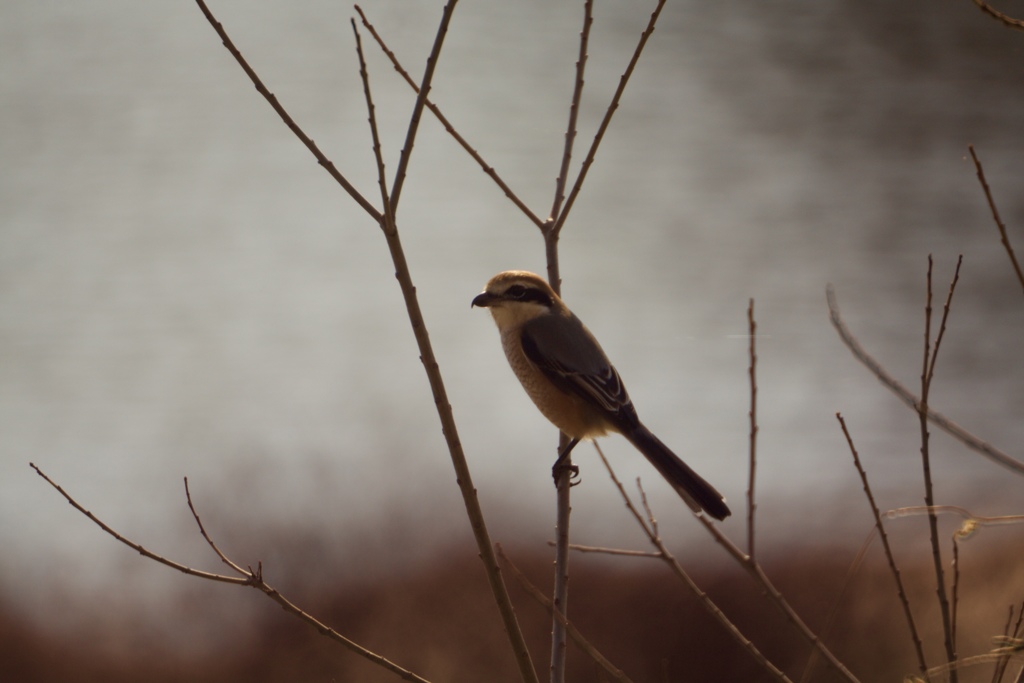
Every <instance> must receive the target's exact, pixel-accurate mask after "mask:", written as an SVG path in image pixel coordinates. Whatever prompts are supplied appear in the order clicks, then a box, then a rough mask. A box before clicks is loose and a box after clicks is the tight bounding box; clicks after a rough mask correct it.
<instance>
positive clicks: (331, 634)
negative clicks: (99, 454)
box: [29, 463, 429, 683]
mask: <svg viewBox="0 0 1024 683" xmlns="http://www.w3.org/2000/svg"><path fill="white" fill-rule="evenodd" d="M29 467H31V468H32V469H34V470H35V471H36V474H38V475H39V476H40V477H42V478H43V479H44V480H46V482H47V483H48V484H49V485H50V486H52V487H53V488H55V489H57V492H58V493H60V494H61V495H62V496H64V499H65V500H66V501H68V503H70V504H71V505H72V507H74V508H75V509H76V510H78V511H79V512H81V513H82V514H83V515H85V516H86V517H88V518H89V520H90V521H92V522H93V523H94V524H96V525H97V526H98V527H99V528H100V529H102V530H103V531H105V532H107V533H108V534H110V535H111V536H113V537H114V538H115V539H117V540H118V541H120V542H121V543H123V544H124V545H126V546H128V547H129V548H131V549H132V550H134V551H136V552H137V553H139V554H141V555H142V556H143V557H147V558H149V559H151V560H154V561H156V562H159V563H160V564H163V565H166V566H168V567H170V568H172V569H176V570H178V571H179V572H181V573H183V574H188V575H189V576H195V577H198V578H201V579H207V580H209V581H219V582H221V583H230V584H234V585H236V586H251V587H252V588H255V589H257V590H259V591H261V592H262V593H263V594H264V595H266V596H267V597H269V598H270V599H271V600H273V601H274V602H276V603H277V604H278V605H280V606H281V607H283V608H284V609H285V610H286V611H287V612H289V613H291V614H293V615H295V616H296V617H298V618H299V619H301V620H302V621H304V622H306V623H307V624H309V625H310V626H312V627H313V628H314V629H316V631H317V633H319V634H320V635H322V636H326V637H327V638H330V639H331V640H333V641H335V642H336V643H339V644H341V645H343V646H345V647H346V648H348V649H349V650H351V651H352V652H354V653H356V654H358V655H360V656H361V657H363V658H365V659H367V660H369V661H371V662H373V663H374V664H377V665H378V666H381V667H383V668H384V669H387V670H388V671H390V672H391V673H393V674H395V675H397V676H399V677H400V678H401V679H402V680H406V681H414V682H415V683H429V681H427V679H425V678H422V677H420V676H417V675H416V674H414V673H413V672H411V671H409V670H407V669H404V668H402V667H400V666H398V665H397V664H395V663H394V662H392V661H391V660H389V659H387V658H385V657H382V656H381V655H379V654H377V653H376V652H372V651H370V650H367V649H366V648H364V647H363V646H361V645H359V644H358V643H356V642H354V641H352V640H349V639H348V638H346V637H345V636H343V635H341V634H340V633H338V632H337V631H335V630H334V629H332V628H330V627H329V626H327V625H326V624H324V623H323V622H321V621H319V620H318V619H316V617H314V616H312V615H311V614H309V613H308V612H305V611H304V610H302V609H300V608H299V607H298V606H296V605H295V604H294V603H293V602H291V601H290V600H288V599H287V598H286V597H284V596H283V595H281V593H279V592H278V591H277V589H275V588H273V587H272V586H271V585H270V584H268V583H267V582H266V581H264V580H263V565H262V563H257V565H256V567H257V568H256V569H255V570H252V569H249V570H244V569H242V568H241V567H240V566H239V565H238V564H237V563H235V562H233V561H231V560H229V559H228V558H227V556H225V555H224V553H222V552H221V551H220V549H219V548H218V547H217V544H216V543H214V542H213V539H211V538H210V536H209V535H208V534H207V533H206V529H205V528H204V527H203V523H202V520H200V518H199V513H197V512H196V509H195V506H194V505H193V504H192V496H191V494H190V493H189V491H188V482H187V480H186V484H185V493H186V497H187V499H188V506H189V509H190V510H191V511H192V517H193V518H194V519H195V520H196V523H197V524H198V525H199V529H200V531H201V533H202V534H203V538H204V539H206V542H207V543H208V544H209V545H210V547H211V548H213V550H214V552H215V553H216V554H217V556H218V557H219V558H220V559H221V560H222V561H223V562H225V563H226V564H227V565H228V566H229V567H231V568H232V569H234V570H235V571H237V572H239V573H240V574H241V576H224V575H222V574H213V573H210V572H204V571H200V570H198V569H193V568H192V567H188V566H186V565H183V564H180V563H178V562H175V561H173V560H169V559H167V558H166V557H163V556H162V555H157V554H156V553H154V552H151V551H149V550H146V549H145V548H143V547H142V546H141V545H139V544H138V543H136V542H134V541H132V540H130V539H128V538H125V537H124V536H122V535H121V534H119V533H118V532H116V531H114V530H113V529H112V528H111V527H109V526H107V524H105V523H104V522H103V521H102V520H100V519H99V518H98V517H96V516H95V515H94V514H92V513H91V512H89V511H88V510H86V509H85V508H84V507H82V506H81V505H80V504H79V503H78V501H76V500H75V499H74V498H72V497H71V495H70V494H68V493H67V491H65V490H64V489H63V488H61V487H60V486H58V485H57V484H56V483H55V482H54V481H53V480H52V479H50V478H49V477H48V476H46V474H45V473H44V472H43V471H42V470H41V469H39V468H38V467H36V466H35V465H34V464H33V463H29Z"/></svg>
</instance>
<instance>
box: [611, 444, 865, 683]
mask: <svg viewBox="0 0 1024 683" xmlns="http://www.w3.org/2000/svg"><path fill="white" fill-rule="evenodd" d="M593 443H594V449H595V450H597V454H598V455H599V456H600V458H601V462H602V463H604V466H605V469H606V470H608V476H610V477H611V479H612V482H613V483H614V484H615V488H617V489H618V490H619V495H620V496H621V497H622V500H623V501H624V502H625V504H626V509H627V510H629V512H630V514H632V515H633V519H635V520H636V522H637V524H639V525H640V528H641V529H642V530H643V532H644V534H646V536H647V539H648V540H649V541H650V542H651V545H653V546H654V548H655V550H657V552H658V557H659V558H660V559H661V560H662V561H663V562H664V563H665V564H666V565H668V567H669V568H670V569H671V570H672V572H673V573H674V574H675V575H676V576H677V577H679V579H680V580H681V581H682V582H683V583H684V584H686V586H687V588H689V589H690V590H691V591H692V592H693V594H694V595H695V596H697V599H698V600H699V601H700V604H701V606H703V607H704V609H706V610H707V611H708V613H709V614H710V615H711V616H712V617H714V618H715V619H716V620H717V621H718V622H719V623H720V624H721V625H722V626H723V627H724V628H725V630H726V632H727V633H728V634H729V635H731V636H732V637H733V639H734V640H736V642H737V643H739V644H740V646H741V647H742V648H743V649H744V650H746V651H747V653H748V654H749V655H750V656H751V657H753V658H754V661H756V662H757V663H758V664H760V665H761V667H762V668H764V670H765V671H767V672H768V673H769V674H770V675H771V676H772V677H773V678H774V679H775V680H777V681H790V679H789V678H788V677H787V676H786V674H784V673H783V672H782V671H781V670H779V668H778V667H776V666H775V665H774V664H772V663H771V662H770V661H769V660H768V658H767V657H765V656H764V655H763V654H762V653H761V651H760V650H758V649H757V647H756V646H755V645H754V644H753V643H751V642H750V641H749V640H748V639H747V637H746V636H744V635H743V633H742V632H741V631H740V630H739V629H738V628H737V627H736V625H735V624H733V623H732V622H731V621H730V620H729V617H727V616H726V615H725V613H724V612H723V611H722V610H721V609H720V608H719V607H718V605H716V604H715V603H714V601H713V600H712V599H711V598H710V597H709V596H708V594H707V593H705V592H704V591H703V590H701V588H700V586H698V585H697V582H696V581H694V580H693V578H692V577H691V576H690V575H689V574H688V573H687V572H686V570H685V569H683V567H682V565H680V564H679V562H678V560H676V558H675V556H673V555H672V553H671V552H669V550H668V548H666V547H665V544H664V542H663V541H662V540H661V537H660V536H658V534H657V533H656V532H655V531H654V528H653V527H652V526H651V523H650V522H649V521H648V520H647V519H645V518H644V516H643V515H642V514H640V512H639V511H638V510H637V509H636V506H634V505H633V501H632V500H630V498H629V494H627V493H626V489H625V488H624V487H623V486H622V482H620V481H619V478H618V477H617V476H616V475H615V470H613V469H612V466H611V464H610V463H609V462H608V459H607V458H606V457H604V451H602V450H601V447H600V445H598V443H597V442H596V441H595V442H593ZM641 490H642V489H641ZM651 518H652V519H653V515H651ZM697 519H699V520H701V521H702V522H704V523H705V524H711V523H710V522H709V521H708V520H707V519H705V518H704V515H702V514H697ZM712 526H714V525H712ZM733 547H734V548H735V546H733ZM737 552H739V549H738V548H737ZM740 554H741V555H742V553H740ZM850 680H856V679H853V678H851V679H850ZM790 683H791V682H790Z"/></svg>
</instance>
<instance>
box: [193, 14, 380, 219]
mask: <svg viewBox="0 0 1024 683" xmlns="http://www.w3.org/2000/svg"><path fill="white" fill-rule="evenodd" d="M196 4H197V5H199V9H200V10H202V12H203V15H204V16H205V17H206V20H207V21H208V22H210V25H211V26H213V30H215V31H216V32H217V35H218V36H220V39H221V42H222V43H224V47H226V48H227V50H228V52H230V53H231V56H232V57H234V58H235V61H236V62H238V65H239V66H240V67H242V71H244V72H245V75H246V76H248V77H249V80H251V81H252V83H253V85H255V86H256V91H257V92H259V94H261V95H263V97H264V98H265V99H266V100H267V102H268V103H269V104H270V106H271V107H273V108H274V111H275V112H277V115H278V116H280V117H281V120H282V121H284V123H285V125H286V126H288V128H290V129H291V131H292V133H294V134H295V137H297V138H298V139H299V140H301V141H302V144H304V145H305V146H306V149H308V150H309V151H310V152H311V153H312V154H313V156H314V157H316V160H317V163H318V164H320V165H321V166H323V167H324V170H326V171H327V172H328V173H330V174H331V177H332V178H334V180H335V181H337V183H338V184H339V185H341V186H342V188H344V189H345V191H346V192H348V194H349V196H350V197H352V199H354V200H355V201H356V203H357V204H359V206H361V207H362V208H363V210H364V211H366V213H368V214H370V216H372V217H373V219H374V220H375V221H377V222H378V223H379V222H380V219H381V213H380V211H378V210H377V209H376V207H374V206H373V204H371V203H370V202H369V201H368V200H367V199H366V198H365V197H364V196H363V195H362V194H360V193H359V191H358V190H357V189H356V188H355V186H354V185H352V183H350V182H349V181H348V179H347V178H345V176H343V175H342V174H341V172H340V171H338V169H337V168H336V167H335V166H334V162H332V161H331V160H330V159H328V158H327V157H326V156H324V153H323V152H321V151H320V148H319V147H317V146H316V143H315V142H313V140H312V138H310V137H309V136H308V135H306V133H305V132H303V130H302V129H301V128H300V127H299V125H298V124H297V123H295V121H294V119H292V117H291V115H290V114H289V113H288V112H287V111H286V110H285V108H284V107H283V106H282V105H281V103H280V102H278V100H277V97H276V96H275V95H274V94H273V93H272V92H270V91H269V90H267V88H266V86H265V85H263V81H262V80H260V77H259V76H257V75H256V72H255V71H253V69H252V67H251V66H249V63H248V62H247V61H246V60H245V57H243V56H242V53H241V52H239V50H238V48H236V47H235V44H234V42H232V40H231V38H229V37H228V34H227V31H225V30H224V27H223V26H222V25H221V23H220V22H219V21H217V18H216V17H214V16H213V13H212V12H211V11H210V9H209V8H208V7H207V6H206V3H205V2H203V0H196Z"/></svg>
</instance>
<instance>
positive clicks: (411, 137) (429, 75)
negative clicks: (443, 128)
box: [391, 0, 458, 213]
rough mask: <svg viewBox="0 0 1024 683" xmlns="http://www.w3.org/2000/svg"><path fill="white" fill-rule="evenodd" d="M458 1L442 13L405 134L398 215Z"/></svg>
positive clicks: (451, 0)
mask: <svg viewBox="0 0 1024 683" xmlns="http://www.w3.org/2000/svg"><path fill="white" fill-rule="evenodd" d="M457 2H458V0H448V2H447V3H445V6H444V10H443V11H442V12H441V22H440V24H439V25H438V27H437V35H436V36H435V37H434V45H433V47H431V48H430V55H428V56H427V66H426V67H425V68H424V70H423V79H422V80H421V81H420V87H419V90H418V91H417V92H416V104H414V105H413V108H412V116H411V117H410V118H409V127H408V129H407V130H406V133H405V144H404V145H402V152H401V154H400V155H399V157H398V170H396V171H395V182H394V184H393V185H392V186H391V211H392V212H393V213H398V199H399V197H401V194H402V185H404V184H405V174H406V170H407V169H408V168H409V160H410V159H411V158H412V148H413V143H415V141H416V133H417V132H418V131H419V127H420V118H421V117H422V116H423V107H424V105H425V103H426V101H427V95H428V94H430V84H431V83H432V82H433V80H434V69H435V68H436V67H437V60H438V57H440V55H441V46H442V45H443V44H444V39H445V36H446V35H448V24H449V23H450V22H451V20H452V13H453V12H454V11H455V4H456V3H457Z"/></svg>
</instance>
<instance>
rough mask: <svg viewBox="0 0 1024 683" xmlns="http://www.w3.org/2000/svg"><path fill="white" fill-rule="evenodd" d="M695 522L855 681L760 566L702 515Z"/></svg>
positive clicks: (818, 647) (842, 672)
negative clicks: (701, 525) (702, 526)
mask: <svg viewBox="0 0 1024 683" xmlns="http://www.w3.org/2000/svg"><path fill="white" fill-rule="evenodd" d="M697 520H698V521H699V522H700V523H701V524H703V525H704V527H705V528H706V529H707V530H708V531H709V532H710V533H711V535H712V536H714V538H715V540H716V541H718V544H719V545H721V546H722V547H723V548H725V550H726V552H728V553H729V554H730V555H732V557H733V559H735V560H736V561H737V562H738V563H739V564H740V566H741V567H742V568H743V569H744V570H745V571H746V572H747V573H748V574H750V576H751V578H753V579H754V580H755V581H756V582H757V583H760V584H761V587H762V588H764V590H765V594H766V595H767V596H768V597H769V598H770V599H771V602H772V604H773V605H775V606H776V607H777V608H778V609H779V611H780V612H782V614H783V616H785V617H786V619H787V620H788V621H789V622H790V623H791V624H793V626H794V627H795V628H796V629H797V631H798V632H799V633H800V635H802V636H803V637H804V639H805V640H807V642H808V643H809V644H810V645H811V646H812V647H814V648H815V649H817V650H818V653H819V654H820V655H821V656H822V657H824V658H825V661H826V662H828V663H829V665H830V666H831V667H833V668H834V669H835V670H836V671H837V672H838V673H839V674H841V675H842V676H843V677H844V678H845V679H846V680H848V681H856V680H857V677H856V676H854V675H853V673H852V672H851V671H850V670H849V669H847V668H846V666H845V665H844V664H843V663H842V662H840V661H839V660H838V659H837V658H836V656H835V655H834V654H832V651H831V650H829V649H828V647H827V646H826V645H825V643H823V642H822V641H821V638H820V637H818V635H817V634H815V633H814V631H813V630H811V627H810V626H808V625H807V623H806V622H805V621H804V620H803V619H802V618H801V617H800V615H799V614H797V612H796V610H795V609H793V606H792V605H790V604H789V601H788V600H786V597H785V596H784V595H783V594H782V593H781V592H780V591H779V589H778V588H776V587H775V584H773V583H772V582H771V579H769V578H768V575H767V574H765V573H764V569H762V567H761V565H760V564H759V563H758V562H756V561H754V560H753V559H751V558H750V557H749V556H748V555H746V554H745V553H744V552H743V551H742V550H740V549H739V547H738V546H737V545H736V544H735V543H733V542H732V541H731V540H729V538H727V537H726V535H725V534H724V533H722V531H721V529H719V528H718V527H717V526H715V525H714V524H712V523H711V521H710V520H709V519H707V518H706V517H705V516H704V515H697Z"/></svg>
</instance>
